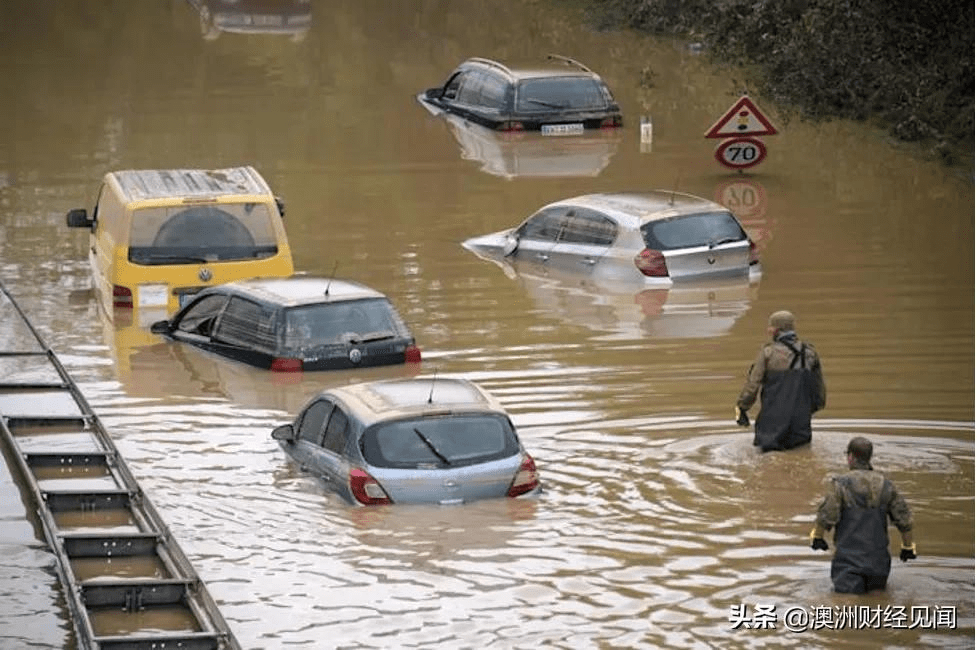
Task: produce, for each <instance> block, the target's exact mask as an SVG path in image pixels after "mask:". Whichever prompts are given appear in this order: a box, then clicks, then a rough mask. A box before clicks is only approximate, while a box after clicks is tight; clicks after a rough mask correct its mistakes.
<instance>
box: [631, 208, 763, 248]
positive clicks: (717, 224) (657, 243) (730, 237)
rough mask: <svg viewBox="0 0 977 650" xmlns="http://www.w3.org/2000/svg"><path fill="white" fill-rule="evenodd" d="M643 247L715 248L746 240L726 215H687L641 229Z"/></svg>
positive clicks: (651, 222)
mask: <svg viewBox="0 0 977 650" xmlns="http://www.w3.org/2000/svg"><path fill="white" fill-rule="evenodd" d="M641 235H642V236H643V237H644V240H645V244H646V245H647V246H648V248H650V249H653V250H674V249H676V248H692V247H696V246H716V245H719V244H726V243H729V242H735V241H742V240H745V239H746V233H745V232H744V231H743V228H742V227H740V224H739V222H738V221H736V218H735V217H734V216H733V215H732V214H731V213H729V212H706V213H702V214H690V215H684V216H681V217H673V218H671V219H662V220H660V221H649V222H648V223H646V224H644V225H643V226H641Z"/></svg>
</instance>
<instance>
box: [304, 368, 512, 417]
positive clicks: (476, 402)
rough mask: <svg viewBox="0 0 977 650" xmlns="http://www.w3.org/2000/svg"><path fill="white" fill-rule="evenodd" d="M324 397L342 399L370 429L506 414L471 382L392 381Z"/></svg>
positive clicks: (346, 388)
mask: <svg viewBox="0 0 977 650" xmlns="http://www.w3.org/2000/svg"><path fill="white" fill-rule="evenodd" d="M323 394H330V395H334V396H336V397H339V398H340V399H342V400H343V402H344V403H345V404H346V405H347V406H348V407H349V408H350V410H352V411H353V412H354V413H355V414H356V415H357V417H359V418H360V420H361V421H362V422H363V423H364V424H365V425H367V426H369V425H370V424H372V423H374V422H378V421H380V420H388V419H392V418H397V417H403V416H409V415H424V414H431V413H442V414H447V413H450V412H462V411H464V412H471V411H483V412H484V411H491V412H495V413H505V409H503V408H502V405H501V403H500V402H499V401H498V400H497V399H496V398H495V397H493V396H492V395H490V394H489V393H486V392H485V391H483V390H482V389H480V388H479V387H478V386H476V385H475V384H474V383H472V382H470V381H468V380H467V379H457V378H414V379H392V380H389V381H377V382H369V383H363V384H353V385H349V386H340V387H336V388H332V389H329V390H327V391H324V392H323Z"/></svg>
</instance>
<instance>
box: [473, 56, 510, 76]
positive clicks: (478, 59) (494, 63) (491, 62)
mask: <svg viewBox="0 0 977 650" xmlns="http://www.w3.org/2000/svg"><path fill="white" fill-rule="evenodd" d="M468 60H469V61H471V62H472V63H481V64H482V65H487V66H489V67H492V68H498V69H499V70H501V71H502V72H504V73H506V74H507V75H509V76H514V75H513V74H512V70H510V69H509V68H507V67H506V66H504V65H503V64H501V63H499V62H498V61H494V60H492V59H485V58H483V57H480V56H473V57H471V58H470V59H468Z"/></svg>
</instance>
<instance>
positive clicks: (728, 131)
mask: <svg viewBox="0 0 977 650" xmlns="http://www.w3.org/2000/svg"><path fill="white" fill-rule="evenodd" d="M776 133H777V129H776V128H775V127H774V125H773V124H771V123H770V120H768V119H767V117H766V116H765V115H764V114H763V113H761V112H760V109H759V108H757V105H756V104H754V103H753V101H752V100H751V99H750V98H749V97H747V96H746V95H743V96H742V97H740V98H739V100H737V102H736V103H735V104H733V105H732V106H730V108H729V110H728V111H726V113H725V114H723V116H722V117H720V118H719V119H718V120H716V122H715V123H714V124H713V125H712V126H711V127H709V130H708V131H706V137H707V138H733V137H741V136H748V135H775V134H776Z"/></svg>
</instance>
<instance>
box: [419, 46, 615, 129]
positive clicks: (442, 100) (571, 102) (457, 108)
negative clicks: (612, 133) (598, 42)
mask: <svg viewBox="0 0 977 650" xmlns="http://www.w3.org/2000/svg"><path fill="white" fill-rule="evenodd" d="M418 99H419V100H420V101H421V102H423V103H427V104H430V105H431V106H434V107H437V108H439V109H441V110H444V111H447V112H449V113H454V114H455V115H460V116H461V117H463V118H465V119H468V120H471V121H472V122H475V123H477V124H481V125H482V126H486V127H488V128H490V129H494V130H497V131H540V132H541V133H542V134H543V135H574V134H580V133H583V132H584V130H586V129H599V128H616V127H619V126H621V125H622V118H621V108H620V106H619V105H618V104H617V102H616V101H615V100H614V97H613V95H612V94H611V91H610V89H609V88H608V87H607V84H606V83H604V80H603V79H602V78H601V77H600V75H598V74H597V73H595V72H594V71H593V70H591V69H590V68H588V67H587V66H585V65H583V64H582V63H580V62H579V61H575V60H573V59H571V58H568V57H565V56H559V55H556V54H550V55H549V56H548V57H547V61H546V62H544V63H543V64H536V65H532V66H524V67H515V66H511V67H510V66H507V65H504V64H502V63H500V62H498V61H494V60H492V59H485V58H479V57H476V58H471V59H468V60H467V61H465V62H463V63H462V64H461V65H459V66H458V67H457V68H455V70H454V71H453V72H452V73H451V75H450V76H449V77H448V79H447V81H445V82H444V84H443V85H441V86H439V87H437V88H429V89H427V90H426V91H424V92H423V93H422V94H421V95H420V96H419V97H418Z"/></svg>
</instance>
